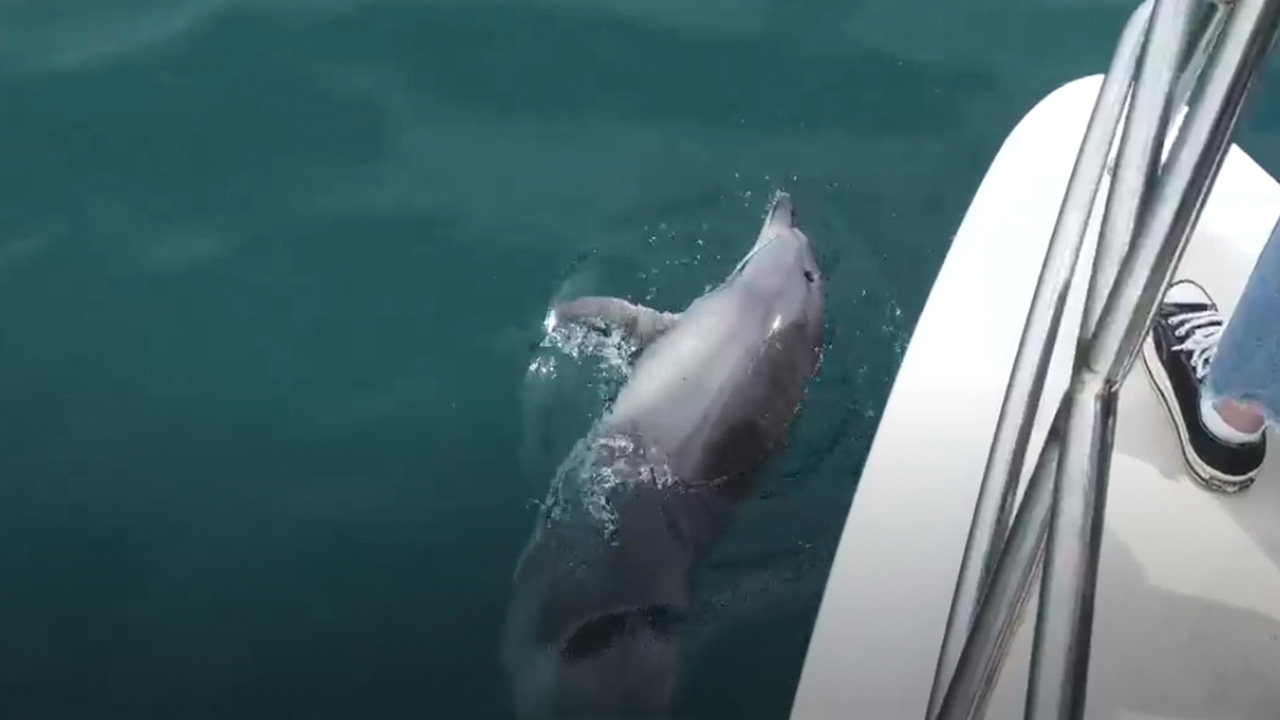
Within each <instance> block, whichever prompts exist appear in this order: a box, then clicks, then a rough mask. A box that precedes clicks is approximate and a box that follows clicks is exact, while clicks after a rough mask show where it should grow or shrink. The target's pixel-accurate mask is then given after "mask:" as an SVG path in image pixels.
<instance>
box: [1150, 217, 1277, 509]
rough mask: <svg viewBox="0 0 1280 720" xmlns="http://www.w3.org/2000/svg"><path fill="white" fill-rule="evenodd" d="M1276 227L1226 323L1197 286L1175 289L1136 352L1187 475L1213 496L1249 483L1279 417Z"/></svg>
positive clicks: (1181, 284)
mask: <svg viewBox="0 0 1280 720" xmlns="http://www.w3.org/2000/svg"><path fill="white" fill-rule="evenodd" d="M1278 238H1280V225H1277V227H1276V230H1273V231H1272V235H1271V238H1270V239H1269V240H1268V241H1267V245H1266V247H1265V248H1264V249H1263V251H1262V254H1261V255H1260V256H1259V258H1258V262H1257V264H1256V266H1255V267H1254V270H1253V273H1252V274H1251V275H1250V276H1249V280H1248V281H1247V283H1246V285H1245V289H1244V293H1243V294H1242V295H1241V297H1240V302H1239V303H1238V304H1237V306H1236V309H1235V312H1234V313H1232V316H1231V319H1230V321H1229V322H1226V323H1225V328H1224V321H1223V318H1222V316H1221V315H1220V314H1219V312H1218V308H1217V305H1216V304H1215V303H1214V302H1213V300H1212V298H1210V297H1209V295H1208V293H1207V292H1205V291H1204V289H1203V288H1201V287H1200V286H1199V285H1197V284H1196V283H1194V282H1190V281H1180V282H1177V283H1174V284H1173V286H1171V287H1170V288H1169V291H1168V293H1167V294H1166V295H1165V298H1164V301H1163V302H1162V303H1161V305H1160V308H1159V310H1158V311H1157V314H1156V318H1155V322H1154V323H1153V324H1152V328H1151V333H1150V335H1149V336H1148V338H1147V341H1146V343H1145V345H1144V347H1143V353H1142V357H1143V363H1144V365H1145V366H1146V369H1147V373H1148V375H1149V376H1150V378H1151V381H1152V384H1153V385H1154V386H1155V388H1156V391H1157V394H1158V395H1159V396H1160V398H1161V400H1162V401H1163V403H1164V406H1165V409H1166V410H1168V412H1169V417H1170V419H1171V420H1172V421H1173V424H1174V428H1175V429H1176V431H1177V434H1178V441H1179V443H1180V444H1181V446H1182V454H1183V456H1184V458H1186V462H1187V467H1188V469H1189V470H1190V471H1191V475H1192V477H1193V478H1194V479H1195V480H1197V481H1198V482H1199V483H1200V484H1202V485H1204V486H1205V487H1207V488H1209V489H1211V490H1216V491H1219V492H1238V491H1240V490H1243V489H1245V488H1247V487H1249V486H1250V485H1251V484H1253V481H1254V479H1255V478H1256V477H1257V474H1258V470H1259V469H1260V468H1261V466H1262V461H1263V459H1264V457H1265V455H1266V438H1265V435H1264V433H1263V430H1264V428H1265V426H1266V424H1267V421H1268V420H1272V421H1274V420H1277V419H1280V322H1278V320H1280V239H1278Z"/></svg>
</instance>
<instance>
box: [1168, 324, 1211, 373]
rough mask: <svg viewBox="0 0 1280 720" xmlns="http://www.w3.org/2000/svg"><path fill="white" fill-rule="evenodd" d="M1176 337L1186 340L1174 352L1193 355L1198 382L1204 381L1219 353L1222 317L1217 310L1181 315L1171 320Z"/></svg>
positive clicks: (1175, 346)
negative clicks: (1210, 365)
mask: <svg viewBox="0 0 1280 720" xmlns="http://www.w3.org/2000/svg"><path fill="white" fill-rule="evenodd" d="M1169 324H1170V325H1171V326H1173V336H1174V337H1179V338H1181V337H1185V338H1186V339H1185V340H1183V341H1182V343H1180V344H1178V345H1174V346H1173V349H1174V350H1180V351H1183V352H1189V353H1191V367H1192V369H1193V370H1194V371H1195V373H1196V379H1197V380H1203V379H1204V376H1205V375H1206V374H1208V372H1209V364H1210V363H1211V362H1213V356H1214V355H1215V354H1216V353H1217V352H1218V339H1219V338H1221V336H1222V326H1223V321H1222V315H1221V314H1219V313H1218V311H1217V310H1197V311H1195V312H1187V313H1180V314H1178V315H1174V316H1173V317H1171V318H1169Z"/></svg>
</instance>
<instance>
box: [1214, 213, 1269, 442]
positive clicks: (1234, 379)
mask: <svg viewBox="0 0 1280 720" xmlns="http://www.w3.org/2000/svg"><path fill="white" fill-rule="evenodd" d="M1206 389H1207V390H1208V392H1209V394H1210V395H1211V396H1212V397H1219V398H1232V399H1237V400H1249V401H1252V402H1253V403H1256V404H1257V405H1259V406H1260V409H1261V410H1262V411H1263V412H1264V413H1265V414H1266V416H1267V419H1268V421H1269V422H1270V423H1272V425H1273V426H1274V427H1280V223H1277V224H1276V227H1275V229H1273V230H1272V231H1271V237H1270V238H1269V239H1268V240H1267V244H1266V247H1264V248H1263V249H1262V254H1261V255H1259V256H1258V263H1257V265H1256V266H1254V269H1253V274H1251V275H1250V276H1249V280H1248V282H1247V283H1246V284H1245V288H1244V292H1243V294H1241V296H1240V302H1239V304H1238V305H1236V309H1235V312H1234V313H1232V315H1231V317H1230V318H1229V319H1228V320H1227V324H1226V327H1225V328H1224V329H1223V331H1222V338H1221V340H1220V341H1219V344H1218V351H1217V354H1216V355H1215V356H1214V358H1213V362H1212V363H1211V364H1210V366H1209V375H1208V378H1207V388H1206Z"/></svg>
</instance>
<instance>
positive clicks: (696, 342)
mask: <svg viewBox="0 0 1280 720" xmlns="http://www.w3.org/2000/svg"><path fill="white" fill-rule="evenodd" d="M823 313H824V300H823V278H822V274H821V272H820V270H819V268H818V263H817V260H816V259H815V257H814V252H813V248H812V247H811V245H810V243H809V239H808V237H806V236H805V234H804V232H802V231H801V230H800V228H799V227H798V226H797V225H796V218H795V213H794V211H793V208H792V203H791V198H790V196H789V195H787V194H786V193H783V192H779V193H777V194H776V195H775V196H774V199H773V201H772V203H771V206H770V208H769V211H768V214H767V215H766V217H765V220H764V224H763V226H762V227H761V229H760V233H759V235H758V236H757V237H756V239H755V242H754V244H753V245H752V246H751V249H750V250H749V251H748V252H747V254H746V255H745V256H744V257H743V258H742V260H741V261H740V262H739V263H738V264H737V266H736V267H735V268H734V269H733V272H731V273H730V274H729V275H728V277H726V278H725V279H724V281H723V282H722V283H721V284H720V285H719V286H718V287H716V288H715V289H713V290H711V291H709V292H707V293H706V294H704V295H702V296H700V297H698V298H697V299H695V300H694V301H693V302H692V303H691V304H690V305H689V306H688V307H687V308H685V309H684V310H683V311H682V312H679V313H671V312H663V311H659V310H655V309H652V308H648V307H645V306H643V305H638V304H635V303H632V302H629V301H627V300H624V299H621V298H614V297H580V298H576V299H573V300H569V301H567V302H564V303H561V304H559V305H557V306H555V307H554V308H553V309H552V310H551V312H550V313H549V315H548V325H549V326H557V325H559V324H562V323H577V324H579V326H585V327H591V328H596V329H599V330H605V331H612V332H616V333H622V334H623V336H624V337H625V339H626V340H627V341H628V342H630V343H631V344H632V346H633V347H634V348H635V349H636V352H635V353H634V354H633V356H632V367H631V371H630V374H629V376H628V378H627V380H626V382H625V384H623V386H622V387H621V389H620V390H619V391H618V394H617V396H616V397H615V398H614V400H613V402H612V404H611V405H610V406H609V407H608V408H607V410H606V411H605V412H604V413H603V414H602V417H601V418H600V419H599V420H598V421H597V422H596V423H595V425H594V426H593V427H592V429H591V431H590V432H589V433H588V435H587V437H586V438H584V439H583V440H582V441H580V442H579V444H578V446H577V447H576V448H575V450H574V452H573V453H571V455H570V458H569V459H568V460H566V461H565V463H564V464H563V465H562V466H561V469H560V471H559V472H558V473H557V478H556V481H555V482H553V484H552V492H551V494H550V496H549V498H548V502H547V503H545V504H544V507H543V511H542V513H541V515H540V517H539V519H538V522H537V524H536V525H535V529H534V532H533V534H532V536H531V537H530V539H529V541H528V544H527V545H526V546H525V548H524V551H523V553H522V555H521V557H520V559H519V561H518V562H517V565H516V570H515V576H514V582H513V585H514V588H513V592H512V596H511V600H510V603H509V605H508V610H507V619H506V628H505V630H504V633H503V641H502V659H503V665H504V666H505V669H506V672H507V674H508V679H509V680H510V686H511V690H512V695H513V701H514V705H515V710H516V714H517V715H518V716H519V717H521V718H547V717H592V718H602V717H653V716H659V715H662V714H663V713H664V712H665V711H666V709H667V708H668V707H669V705H670V702H671V699H672V696H673V694H674V691H675V686H676V678H677V675H678V670H679V665H680V662H679V661H680V650H681V645H680V633H679V625H680V622H681V621H682V620H685V619H687V618H689V617H690V616H691V614H692V612H693V609H694V596H693V576H694V571H695V570H696V568H697V567H698V566H699V564H700V562H701V561H702V560H703V559H705V558H706V557H707V555H708V554H709V553H710V552H711V550H712V549H713V548H714V547H715V546H716V544H717V543H718V542H719V540H720V539H721V538H722V537H723V536H724V535H725V534H726V533H727V532H728V530H729V528H730V526H731V524H732V521H733V516H734V514H735V509H736V507H737V506H738V505H739V504H740V503H741V502H742V501H743V500H744V499H745V498H747V497H748V496H750V495H751V494H752V492H753V491H754V490H755V489H756V487H757V485H758V478H759V476H760V474H761V470H762V469H763V466H764V465H765V463H766V461H767V460H768V459H769V458H770V457H771V456H772V455H773V454H775V453H776V452H777V451H778V450H779V449H780V448H782V447H784V446H785V444H786V436H787V432H788V426H789V425H790V423H791V421H792V419H793V417H794V416H795V415H796V413H797V412H798V409H799V404H800V400H801V396H802V394H803V393H804V389H805V387H806V385H807V383H808V381H809V379H810V378H811V377H812V376H813V374H814V373H815V372H816V371H817V368H818V365H819V363H820V361H821V348H822V342H823V324H824V320H823Z"/></svg>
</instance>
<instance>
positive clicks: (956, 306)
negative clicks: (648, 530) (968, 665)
mask: <svg viewBox="0 0 1280 720" xmlns="http://www.w3.org/2000/svg"><path fill="white" fill-rule="evenodd" d="M1101 80H1102V76H1101V75H1098V76H1093V77H1088V78H1083V79H1081V80H1077V81H1075V82H1072V83H1069V84H1067V85H1065V86H1063V87H1062V88H1059V89H1058V90H1057V91H1055V92H1054V93H1053V94H1051V95H1050V96H1049V97H1047V98H1045V99H1044V100H1043V101H1042V102H1041V103H1040V104H1039V105H1037V106H1036V108H1035V109H1033V110H1032V111H1031V112H1030V113H1029V114H1028V115H1027V116H1026V117H1025V118H1024V120H1023V121H1022V122H1021V123H1020V124H1019V126H1018V127H1017V128H1016V129H1015V130H1014V132H1013V133H1012V134H1011V135H1010V136H1009V138H1008V140H1007V141H1006V143H1005V145H1004V147H1003V148H1002V149H1001V151H1000V153H999V155H998V156H997V158H996V160H995V161H994V163H993V164H992V166H991V169H990V170H989V172H988V175H987V176H986V178H985V179H984V181H983V184H982V186H981V188H980V189H979V191H978V193H977V194H976V195H975V198H974V200H973V203H972V205H971V207H970V210H969V212H968V214H967V215H966V217H965V220H964V223H963V224H962V226H961V228H960V231H959V232H958V234H957V236H956V238H955V240H954V241H953V244H952V247H951V250H950V251H949V253H948V256H947V258H946V261H945V262H944V264H943V267H942V270H941V271H940V273H939V276H938V279H937V281H936V283H935V285H934V288H933V290H932V293H931V295H930V298H929V302H928V304H927V306H926V308H925V310H924V312H923V314H922V315H921V318H920V320H919V323H918V324H917V327H916V330H915V333H914V335H913V337H912V340H911V344H910V346H909V347H908V350H907V352H906V355H905V357H904V360H903V364H902V367H901V370H900V371H899V375H898V377H897V379H896V381H895V384H894V388H893V391H892V393H891V395H890V398H889V403H888V405H887V407H886V409H885V413H884V415H883V418H882V420H881V425H880V428H879V430H878V432H877V436H876V439H875V442H874V444H873V446H872V449H871V453H870V455H869V457H868V460H867V463H866V466H865V469H864V471H863V475H862V478H861V480H860V484H859V487H858V491H857V493H856V496H855V498H854V502H853V505H852V507H851V510H850V513H849V518H848V521H847V524H846V527H845V531H844V535H843V537H842V539H841V544H840V548H839V550H838V552H837V555H836V559H835V563H834V565H833V568H832V573H831V577H830V581H829V584H828V586H827V590H826V595H825V597H824V599H823V604H822V608H821V610H820V612H819V615H818V619H817V624H816V627H815V630H814V635H813V639H812V641H811V643H810V648H809V655H808V658H807V662H806V665H805V669H804V672H803V675H802V677H801V682H800V686H799V690H798V692H797V696H796V702H795V706H794V709H793V713H792V718H793V719H794V720H829V719H830V718H836V717H848V718H859V719H860V720H874V719H877V718H883V719H889V718H894V719H896V718H904V719H905V718H911V719H912V720H918V719H919V718H922V717H924V714H925V705H926V702H927V699H928V694H929V686H930V681H931V678H932V674H933V671H934V667H935V663H936V661H937V657H938V650H939V646H940V643H941V639H942V633H943V628H944V627H945V623H946V617H947V610H948V607H949V603H950V600H951V595H952V592H953V589H954V584H955V579H956V573H957V571H958V569H959V564H960V557H961V553H962V551H963V548H964V543H965V537H966V534H967V531H968V527H969V522H970V519H971V515H972V512H973V507H974V502H975V500H976V496H977V489H978V484H979V482H980V480H981V477H982V471H983V466H984V464H985V461H986V454H987V450H988V448H989V446H990V442H991V439H992V434H993V432H994V429H995V424H996V417H997V414H998V411H999V407H1000V403H1001V400H1002V398H1003V394H1004V390H1005V386H1006V383H1007V381H1008V377H1009V372H1010V369H1011V367H1012V363H1013V358H1014V354H1015V351H1016V348H1017V344H1018V338H1019V335H1020V333H1021V330H1022V327H1023V325H1024V323H1025V321H1026V313H1027V307H1028V306H1029V304H1030V300H1031V296H1032V292H1033V291H1034V288H1035V283H1036V278H1037V276H1038V274H1039V268H1040V264H1041V262H1042V260H1043V258H1044V254H1045V249H1046V247H1047V244H1048V240H1049V236H1050V233H1051V231H1052V228H1053V224H1054V221H1055V218H1056V216H1057V211H1058V207H1059V204H1060V202H1061V200H1062V195H1063V192H1064V190H1065V187H1066V182H1067V178H1068V176H1069V174H1070V171H1071V167H1072V164H1073V163H1074V160H1075V153H1076V149H1077V148H1078V147H1079V142H1080V139H1081V137H1082V135H1083V132H1084V128H1085V125H1086V123H1087V121H1088V117H1089V113H1090V110H1091V109H1092V104H1093V99H1094V98H1095V97H1096V96H1097V92H1098V88H1099V87H1100V85H1101ZM1098 207H1101V203H1098ZM1278 215H1280V184H1278V183H1277V182H1276V181H1275V180H1274V179H1273V178H1272V177H1271V176H1269V175H1268V174H1267V173H1266V172H1265V171H1263V170H1262V168H1261V167H1259V166H1258V165H1257V164H1256V163H1255V162H1254V161H1253V160H1252V159H1250V158H1249V157H1248V156H1247V155H1246V154H1245V153H1244V152H1243V151H1242V150H1241V149H1240V148H1238V147H1234V146H1233V147H1232V149H1231V151H1230V153H1229V155H1228V156H1227V159H1226V162H1225V164H1224V166H1223V169H1222V171H1221V174H1220V176H1219V180H1218V182H1217V184H1216V186H1215V188H1214V191H1213V194H1212V195H1211V197H1210V199H1209V202H1208V204H1207V206H1206V208H1205V210H1204V213H1203V215H1202V216H1201V220H1200V223H1199V226H1198V228H1197V231H1196V235H1195V237H1193V239H1192V240H1191V243H1190V246H1189V248H1188V250H1187V253H1186V255H1185V256H1184V259H1183V262H1182V264H1181V267H1180V269H1179V271H1178V276H1179V277H1190V278H1194V279H1195V280H1196V281H1198V282H1199V283H1200V284H1201V285H1203V286H1204V287H1205V288H1206V289H1207V290H1208V291H1209V292H1210V293H1211V294H1212V295H1213V296H1214V298H1215V299H1216V300H1217V301H1218V303H1219V304H1220V305H1221V306H1222V308H1223V310H1224V312H1228V313H1229V311H1230V309H1231V308H1232V307H1234V305H1235V302H1236V300H1237V298H1238V296H1239V294H1240V292H1241V290H1242V288H1243V286H1244V283H1245V281H1246V279H1247V276H1248V274H1249V271H1250V269H1251V268H1252V266H1253V262H1254V260H1255V259H1256V257H1257V255H1258V253H1259V252H1260V251H1261V249H1262V246H1263V244H1264V243H1265V241H1266V239H1267V237H1268V235H1269V234H1270V231H1271V228H1272V226H1273V224H1274V223H1275V221H1276V218H1277V216H1278ZM1098 219H1099V218H1097V217H1096V216H1095V218H1094V232H1096V227H1097V220H1098ZM1095 237H1096V235H1095ZM1091 258H1092V247H1091V242H1090V243H1086V250H1085V254H1084V257H1083V258H1082V262H1081V266H1080V267H1081V268H1087V267H1088V263H1089V261H1090V260H1091ZM1082 277H1083V276H1082V275H1079V274H1078V276H1077V281H1078V282H1076V283H1075V284H1074V285H1073V288H1072V294H1071V297H1070V300H1069V302H1068V308H1067V316H1066V319H1065V321H1064V332H1063V333H1062V337H1060V338H1059V342H1058V344H1057V350H1056V354H1055V358H1054V361H1053V365H1052V366H1051V369H1050V373H1049V379H1048V382H1047V386H1046V393H1045V402H1044V403H1043V404H1042V407H1041V412H1040V418H1039V422H1038V423H1037V429H1036V431H1035V433H1034V434H1033V439H1032V443H1033V445H1032V447H1033V448H1038V447H1040V446H1041V444H1042V442H1043V437H1044V434H1045V431H1046V430H1047V421H1048V419H1049V418H1048V416H1049V415H1050V414H1051V412H1050V411H1051V409H1052V408H1051V407H1050V403H1051V402H1053V401H1056V399H1057V398H1059V397H1061V393H1062V392H1063V390H1065V388H1066V384H1067V381H1068V379H1069V370H1070V368H1069V359H1070V348H1071V345H1072V344H1073V343H1074V340H1075V334H1076V332H1077V328H1078V317H1079V315H1080V312H1081V309H1082V306H1083V300H1084V292H1085V286H1084V285H1085V284H1084V282H1082V281H1080V280H1082ZM1268 442H1269V443H1270V444H1271V449H1270V457H1269V459H1268V461H1267V463H1266V465H1265V467H1264V468H1263V472H1262V476H1261V477H1260V478H1259V479H1258V481H1257V483H1256V484H1255V485H1254V487H1253V488H1251V489H1250V490H1248V491H1247V492H1245V493H1242V494H1240V495H1235V496H1222V495H1217V494H1213V493H1210V492H1207V491H1205V490H1203V489H1201V488H1200V487H1199V486H1197V485H1196V484H1194V483H1193V482H1192V481H1191V480H1190V479H1189V478H1188V477H1187V473H1186V469H1185V468H1184V466H1183V461H1182V457H1181V454H1180V452H1179V450H1178V447H1177V440H1176V437H1175V435H1174V430H1173V426H1172V425H1171V424H1170V422H1169V421H1168V419H1167V416H1166V415H1165V411H1164V408H1163V406H1162V405H1161V403H1160V401H1159V399H1158V398H1157V397H1156V395H1155V393H1154V392H1153V390H1152V388H1151V384H1150V381H1149V379H1148V378H1147V376H1146V373H1145V370H1144V369H1143V368H1142V366H1141V361H1139V363H1138V364H1137V365H1135V367H1134V369H1133V371H1132V372H1131V374H1130V375H1129V377H1128V379H1127V380H1126V383H1125V386H1124V389H1123V391H1122V396H1121V404H1120V411H1119V420H1118V427H1117V438H1116V446H1115V454H1114V458H1113V461H1112V469H1111V482H1110V490H1109V496H1108V512H1107V518H1106V529H1105V539H1104V547H1103V553H1102V560H1101V569H1100V578H1099V586H1098V596H1097V614H1096V620H1095V625H1094V636H1093V637H1094V640H1093V654H1092V661H1091V665H1090V681H1089V696H1088V697H1089V700H1088V709H1087V716H1088V717H1090V718H1098V719H1099V720H1112V719H1124V720H1138V719H1143V720H1147V719H1152V718H1168V719H1170V720H1175V719H1176V720H1184V719H1191V718H1197V719H1201V718H1213V719H1214V720H1228V719H1236V718H1239V719H1240V720H1245V719H1249V720H1255V719H1261V718H1267V719H1268V720H1274V719H1275V718H1277V717H1280V437H1277V436H1276V435H1274V434H1273V435H1271V436H1270V437H1269V439H1268ZM1037 585H1038V582H1037ZM1034 616H1035V602H1034V599H1033V601H1032V602H1031V603H1030V604H1029V605H1028V609H1027V612H1026V613H1025V615H1024V619H1023V624H1022V627H1021V629H1020V630H1019V633H1018V636H1017V638H1016V639H1015V641H1014V643H1013V645H1012V649H1011V652H1010V655H1009V659H1008V661H1007V662H1006V663H1005V666H1004V672H1003V675H1002V677H1001V681H1000V683H999V685H998V686H997V689H996V691H995V692H994V694H993V697H992V701H991V704H990V706H989V712H988V715H987V717H990V718H1001V719H1003V718H1016V717H1021V716H1022V704H1023V701H1024V695H1025V688H1026V678H1027V671H1028V664H1029V657H1030V645H1031V634H1032V633H1031V630H1032V627H1033V622H1034Z"/></svg>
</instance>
